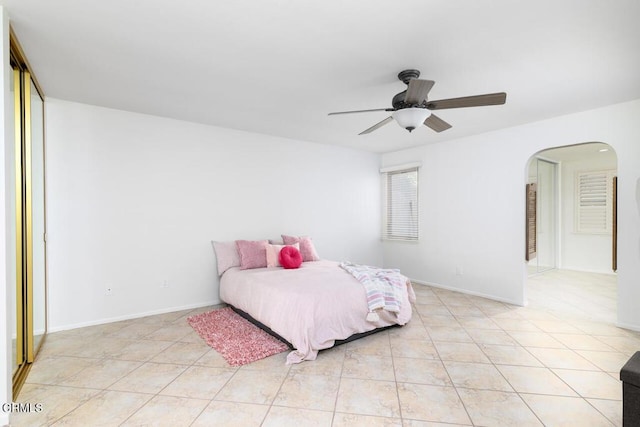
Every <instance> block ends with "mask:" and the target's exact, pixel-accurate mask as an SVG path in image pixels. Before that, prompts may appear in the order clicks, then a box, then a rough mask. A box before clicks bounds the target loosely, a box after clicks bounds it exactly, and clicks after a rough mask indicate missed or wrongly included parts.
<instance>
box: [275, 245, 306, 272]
mask: <svg viewBox="0 0 640 427" xmlns="http://www.w3.org/2000/svg"><path fill="white" fill-rule="evenodd" d="M279 259H280V264H282V266H283V267H284V268H286V269H291V268H298V267H300V264H302V254H301V253H300V251H299V250H297V249H296V248H295V247H293V246H285V247H284V248H282V250H281V251H280V256H279Z"/></svg>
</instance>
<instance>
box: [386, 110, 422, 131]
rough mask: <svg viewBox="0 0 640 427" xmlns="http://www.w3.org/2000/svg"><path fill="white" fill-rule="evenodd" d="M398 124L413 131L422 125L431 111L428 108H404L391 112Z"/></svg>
mask: <svg viewBox="0 0 640 427" xmlns="http://www.w3.org/2000/svg"><path fill="white" fill-rule="evenodd" d="M391 115H392V116H393V118H394V119H395V121H396V122H398V124H399V125H400V126H401V127H403V128H405V129H406V130H408V131H409V132H411V131H412V130H414V129H415V128H417V127H419V126H422V124H423V123H424V121H425V120H426V119H427V117H429V116H430V115H431V111H430V110H427V109H426V108H415V107H412V108H403V109H401V110H396V111H394V112H393V114H391Z"/></svg>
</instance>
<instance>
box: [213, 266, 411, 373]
mask: <svg viewBox="0 0 640 427" xmlns="http://www.w3.org/2000/svg"><path fill="white" fill-rule="evenodd" d="M220 298H221V299H222V301H224V302H226V303H228V304H231V305H233V306H234V307H236V308H239V309H240V310H242V311H244V312H246V313H248V314H250V315H251V316H252V317H253V318H254V319H256V320H258V321H260V322H261V323H263V324H264V325H266V326H268V327H270V328H271V329H272V330H273V331H274V332H276V333H277V334H279V335H280V336H282V337H283V338H284V339H286V340H287V341H289V342H290V343H291V344H292V345H293V346H294V348H295V350H294V351H293V352H291V353H290V354H289V355H288V357H287V363H299V362H301V361H303V360H315V358H316V356H317V354H318V351H319V350H322V349H325V348H329V347H332V346H333V344H334V342H335V340H341V339H346V338H348V337H350V336H351V335H353V334H356V333H362V332H367V331H370V330H372V329H375V328H378V327H384V326H390V325H393V324H399V325H404V324H406V323H407V322H408V321H409V320H410V319H411V303H410V298H411V300H412V301H413V300H415V296H414V293H413V289H412V288H411V283H409V282H407V289H406V292H404V293H403V295H402V304H401V309H400V312H399V313H391V312H386V311H383V312H381V313H380V319H379V320H378V321H376V322H369V321H367V320H366V317H367V313H368V311H369V310H368V305H367V298H366V292H365V289H364V287H363V286H362V284H361V283H360V282H358V281H357V280H356V279H355V278H354V277H353V276H351V275H350V274H349V273H347V272H346V271H344V270H343V269H342V268H340V267H339V264H338V263H337V262H334V261H325V260H322V261H314V262H305V263H303V264H302V266H301V267H300V268H299V269H294V270H285V269H282V268H256V269H251V270H240V269H239V268H238V267H234V268H231V269H229V270H227V272H225V273H224V275H223V276H222V278H221V279H220Z"/></svg>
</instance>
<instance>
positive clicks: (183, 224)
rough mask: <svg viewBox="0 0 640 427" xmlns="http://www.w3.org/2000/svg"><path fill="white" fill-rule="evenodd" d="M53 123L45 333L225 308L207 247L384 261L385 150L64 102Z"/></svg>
mask: <svg viewBox="0 0 640 427" xmlns="http://www.w3.org/2000/svg"><path fill="white" fill-rule="evenodd" d="M46 118H47V124H46V126H47V128H46V129H47V161H48V163H47V191H48V197H47V199H48V205H47V209H48V253H47V255H48V264H49V295H50V300H49V320H50V330H54V331H55V330H60V329H65V328H71V327H76V326H80V325H86V324H92V323H97V322H103V321H108V320H114V319H118V318H126V317H130V316H136V315H140V314H143V313H155V312H162V311H170V310H174V309H179V308H184V307H194V306H201V305H206V304H213V303H217V302H218V301H219V299H218V281H217V275H216V268H215V264H214V255H213V250H212V248H211V244H210V241H211V240H236V239H262V238H267V239H269V238H279V236H280V234H281V233H291V234H306V235H310V236H312V237H313V239H314V242H315V244H316V248H317V250H318V252H319V254H320V256H321V257H323V258H327V259H335V260H347V259H348V260H352V261H354V262H362V263H372V264H381V263H382V251H381V244H380V240H379V235H380V233H379V230H380V191H379V176H378V168H379V166H380V165H379V162H380V156H379V155H377V154H372V153H367V152H362V151H356V150H350V149H343V148H339V147H333V146H327V145H320V144H313V143H308V142H301V141H293V140H287V139H282V138H275V137H269V136H264V135H257V134H251V133H247V132H241V131H234V130H229V129H222V128H216V127H211V126H204V125H198V124H192V123H186V122H181V121H175V120H170V119H164V118H159V117H153V116H147V115H142V114H135V113H128V112H123V111H117V110H110V109H105V108H98V107H93V106H88V105H83V104H77V103H70V102H65V101H61V100H56V99H47V102H46ZM165 280H167V281H168V283H169V287H168V288H161V284H162V283H163V282H164V281H165ZM107 287H111V288H112V289H113V291H112V295H110V296H106V295H105V289H106V288H107Z"/></svg>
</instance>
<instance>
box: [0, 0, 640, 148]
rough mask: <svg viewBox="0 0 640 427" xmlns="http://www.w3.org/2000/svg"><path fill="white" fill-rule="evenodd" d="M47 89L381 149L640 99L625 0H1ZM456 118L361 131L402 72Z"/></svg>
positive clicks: (639, 7) (639, 5)
mask: <svg viewBox="0 0 640 427" xmlns="http://www.w3.org/2000/svg"><path fill="white" fill-rule="evenodd" d="M0 4H2V5H4V6H5V7H6V10H7V11H8V13H9V16H10V18H11V20H12V25H13V28H14V30H15V32H16V34H17V36H18V38H19V40H20V42H21V44H22V46H23V48H24V50H25V51H26V53H27V56H28V58H29V60H30V62H31V65H32V67H33V69H34V72H35V74H36V76H37V78H38V80H39V82H40V84H41V86H42V88H43V89H44V91H45V94H46V95H47V96H49V97H54V98H59V99H65V100H71V101H77V102H82V103H87V104H95V105H100V106H105V107H111V108H117V109H122V110H129V111H136V112H142V113H148V114H153V115H159V116H165V117H172V118H176V119H180V120H187V121H193V122H199V123H207V124H212V125H218V126H223V127H229V128H235V129H242V130H247V131H251V132H258V133H264V134H269V135H277V136H282V137H286V138H293V139H297V140H308V141H315V142H319V143H327V144H340V145H344V146H350V147H354V148H359V149H365V150H371V151H375V152H384V151H394V150H398V149H402V148H406V147H411V146H416V145H421V144H429V143H433V142H438V141H445V140H448V139H455V138H459V137H463V136H467V135H472V134H476V133H481V132H486V131H490V130H494V129H499V128H504V127H510V126H516V125H519V124H522V123H527V122H533V121H538V120H543V119H547V118H550V117H554V116H559V115H563V114H568V113H572V112H577V111H583V110H588V109H593V108H597V107H601V106H605V105H610V104H614V103H619V102H624V101H629V100H633V99H640V77H639V76H640V25H639V24H638V20H639V18H640V1H638V0H615V1H603V0H561V1H560V0H538V1H524V0H523V1H514V0H485V1H479V0H455V1H453V0H396V1H393V2H392V1H388V0H387V1H383V0H321V1H320V0H307V1H299V0H298V1H295V0H233V1H222V0H217V1H216V0H189V1H175V0H172V1H168V0H109V1H107V0H102V1H96V0H58V1H51V0H0ZM406 68H417V69H419V70H420V71H422V76H421V77H422V78H424V79H430V80H435V82H436V84H435V86H434V88H433V89H432V91H431V93H430V99H441V98H452V97H459V96H467V95H477V94H483V93H490V92H501V91H504V92H507V103H506V104H505V105H502V106H491V107H478V108H466V109H457V110H441V111H438V112H437V113H436V114H437V115H438V116H439V117H440V118H442V119H444V120H446V121H447V122H449V123H451V124H452V125H453V128H452V129H449V130H447V131H444V132H442V133H440V134H438V133H436V132H434V131H432V130H430V129H428V128H426V127H422V128H420V129H417V130H416V131H414V132H413V133H412V134H409V133H408V132H407V131H405V130H403V129H401V128H400V127H399V126H397V125H395V124H393V123H392V124H389V125H387V126H385V127H383V128H381V129H379V130H377V131H376V132H373V133H371V134H369V135H365V136H358V133H359V132H361V131H362V130H364V129H366V128H368V127H369V126H371V125H373V124H374V123H377V122H378V121H380V120H382V119H384V118H385V117H387V116H388V113H385V112H375V113H365V114H350V115H343V116H331V117H329V116H327V113H329V112H331V111H343V110H355V109H369V108H385V107H390V105H391V98H392V97H393V95H395V94H396V93H398V92H400V91H402V90H404V89H405V88H406V86H405V85H404V84H403V83H402V82H400V81H399V80H397V78H396V75H397V74H398V72H399V71H401V70H403V69H406Z"/></svg>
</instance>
